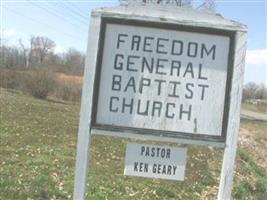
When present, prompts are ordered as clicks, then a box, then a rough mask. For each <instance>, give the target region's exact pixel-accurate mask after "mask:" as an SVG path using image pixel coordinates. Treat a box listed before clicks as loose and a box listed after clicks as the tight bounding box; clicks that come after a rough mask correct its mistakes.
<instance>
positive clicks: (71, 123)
mask: <svg viewBox="0 0 267 200" xmlns="http://www.w3.org/2000/svg"><path fill="white" fill-rule="evenodd" d="M0 112H1V116H0V122H1V128H0V136H1V139H0V174H1V175H0V199H3V200H20V199H27V200H31V199H41V200H46V199H72V191H73V179H74V164H75V153H76V152H75V151H76V138H77V129H78V120H79V105H77V104H73V103H69V102H60V103H57V102H55V101H52V100H48V101H47V100H38V99H35V98H33V97H30V96H26V95H24V94H22V93H21V92H19V91H17V90H6V89H2V88H1V90H0ZM240 130H241V131H240V142H239V148H238V154H237V160H236V164H237V166H236V171H235V180H234V189H233V199H257V200H264V199H266V196H267V160H266V158H267V123H264V122H257V121H251V120H242V123H241V129H240ZM127 142H133V140H126V139H120V138H113V137H101V136H94V137H93V140H92V158H91V166H90V174H89V185H90V187H89V191H88V195H87V197H88V199H97V200H98V199H99V200H102V199H159V200H162V199H168V200H169V199H208V200H209V199H211V200H213V199H215V198H216V194H217V191H218V185H219V178H220V177H219V176H220V164H221V160H222V149H217V148H211V147H200V146H188V145H180V146H187V147H188V159H187V168H186V179H185V181H184V182H175V181H166V180H156V179H155V180H153V179H144V178H135V177H125V176H123V168H124V155H125V149H126V144H127ZM134 142H139V141H134ZM148 143H152V142H148ZM157 144H159V143H157ZM170 145H172V146H179V145H175V144H170Z"/></svg>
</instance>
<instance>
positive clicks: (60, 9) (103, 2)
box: [0, 0, 267, 84]
mask: <svg viewBox="0 0 267 200" xmlns="http://www.w3.org/2000/svg"><path fill="white" fill-rule="evenodd" d="M194 2H195V5H199V4H201V1H197V0H195V1H194ZM215 4H216V12H217V13H220V14H221V15H222V16H224V17H225V18H226V19H231V20H235V21H238V22H241V23H243V24H245V25H247V27H248V43H247V54H246V68H245V80H244V82H245V83H248V82H251V81H253V82H256V83H265V84H267V0H217V1H216V0H215ZM117 5H119V2H118V0H76V1H74V0H64V1H63V0H0V16H1V20H0V21H1V24H0V31H1V36H2V37H1V38H3V39H4V44H6V45H18V40H19V39H22V41H23V43H24V44H25V45H29V39H30V37H31V36H46V37H48V38H50V39H52V40H53V41H54V42H55V43H56V49H55V52H56V53H64V52H66V51H67V50H68V49H69V48H75V49H77V50H79V51H82V52H86V45H87V39H88V38H87V35H88V28H89V23H90V12H91V10H92V9H94V8H96V7H110V6H117Z"/></svg>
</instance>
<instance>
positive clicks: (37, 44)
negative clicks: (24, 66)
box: [30, 36, 56, 64]
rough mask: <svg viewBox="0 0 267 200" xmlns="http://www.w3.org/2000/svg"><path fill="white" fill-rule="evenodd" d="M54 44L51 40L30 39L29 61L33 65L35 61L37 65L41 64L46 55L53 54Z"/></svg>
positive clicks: (42, 38) (38, 37) (44, 38)
mask: <svg viewBox="0 0 267 200" xmlns="http://www.w3.org/2000/svg"><path fill="white" fill-rule="evenodd" d="M55 46H56V44H55V42H54V41H53V40H51V39H49V38H47V37H40V36H37V37H31V39H30V57H31V58H30V61H31V64H33V62H34V61H37V62H38V63H39V64H43V62H44V59H45V57H46V56H47V55H48V53H50V52H53V50H54V48H55Z"/></svg>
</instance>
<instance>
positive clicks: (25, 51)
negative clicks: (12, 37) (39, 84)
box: [19, 39, 29, 67]
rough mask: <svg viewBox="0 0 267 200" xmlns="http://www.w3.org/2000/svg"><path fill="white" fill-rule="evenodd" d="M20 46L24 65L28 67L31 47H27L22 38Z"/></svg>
mask: <svg viewBox="0 0 267 200" xmlns="http://www.w3.org/2000/svg"><path fill="white" fill-rule="evenodd" d="M19 47H20V49H21V52H22V62H23V67H28V51H29V49H27V48H26V47H25V45H24V44H23V42H22V40H21V39H19Z"/></svg>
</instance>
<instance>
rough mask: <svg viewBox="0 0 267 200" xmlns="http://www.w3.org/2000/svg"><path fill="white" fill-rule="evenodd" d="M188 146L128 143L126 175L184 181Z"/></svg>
mask: <svg viewBox="0 0 267 200" xmlns="http://www.w3.org/2000/svg"><path fill="white" fill-rule="evenodd" d="M186 152H187V149H186V148H174V147H167V146H156V145H147V144H127V150H126V158H125V168H124V175H128V176H139V177H148V178H161V179H169V180H177V181H183V180H184V175H185V166H186Z"/></svg>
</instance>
